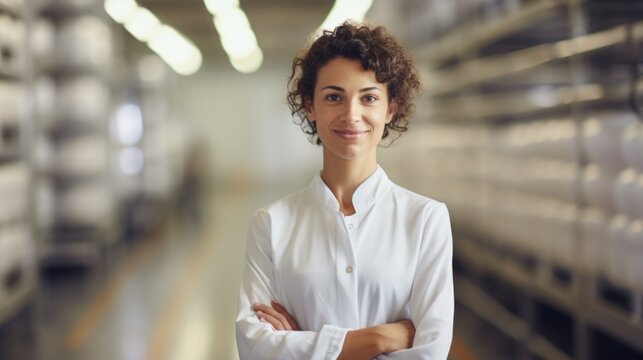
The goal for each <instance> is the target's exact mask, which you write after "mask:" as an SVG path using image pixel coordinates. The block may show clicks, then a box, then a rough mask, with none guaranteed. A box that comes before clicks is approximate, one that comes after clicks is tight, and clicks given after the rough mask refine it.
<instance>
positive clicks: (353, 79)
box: [315, 57, 386, 89]
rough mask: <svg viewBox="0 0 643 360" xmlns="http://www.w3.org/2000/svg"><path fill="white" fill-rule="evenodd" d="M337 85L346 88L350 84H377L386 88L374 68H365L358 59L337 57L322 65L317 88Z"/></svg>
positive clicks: (318, 74)
mask: <svg viewBox="0 0 643 360" xmlns="http://www.w3.org/2000/svg"><path fill="white" fill-rule="evenodd" d="M328 85H336V86H341V87H344V88H347V87H350V86H359V87H362V86H366V85H367V86H377V87H379V88H385V87H386V86H385V85H384V84H382V83H379V82H378V81H377V79H376V77H375V72H374V71H373V70H365V69H364V68H363V67H362V64H361V63H360V62H359V61H358V60H353V59H347V58H343V57H337V58H334V59H332V60H330V61H329V62H328V63H326V64H325V65H324V66H322V67H321V68H320V69H319V71H318V72H317V84H316V86H315V88H316V89H321V88H323V87H324V86H328Z"/></svg>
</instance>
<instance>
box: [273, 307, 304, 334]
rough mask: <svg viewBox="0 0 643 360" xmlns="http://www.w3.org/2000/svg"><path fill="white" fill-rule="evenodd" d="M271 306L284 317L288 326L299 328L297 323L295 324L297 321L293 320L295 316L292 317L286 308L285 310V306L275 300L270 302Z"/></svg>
mask: <svg viewBox="0 0 643 360" xmlns="http://www.w3.org/2000/svg"><path fill="white" fill-rule="evenodd" d="M272 307H273V308H274V309H275V310H277V311H278V312H279V313H280V314H282V315H283V316H284V317H285V318H286V320H287V321H288V323H289V324H290V327H291V328H292V329H293V330H297V331H299V330H300V329H299V324H297V321H296V320H295V318H294V317H292V315H290V313H289V312H288V310H286V308H285V307H283V306H281V304H280V303H278V302H276V301H273V302H272Z"/></svg>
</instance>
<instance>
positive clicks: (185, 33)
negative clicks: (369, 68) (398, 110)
mask: <svg viewBox="0 0 643 360" xmlns="http://www.w3.org/2000/svg"><path fill="white" fill-rule="evenodd" d="M347 18H353V19H365V20H366V21H370V22H374V23H377V24H382V25H384V26H386V27H387V28H388V29H389V30H390V31H391V32H393V33H394V34H395V35H397V36H398V37H399V38H400V39H401V40H402V41H403V42H404V43H405V44H406V45H407V46H408V48H409V49H410V50H411V52H412V54H413V56H414V58H415V61H416V63H417V66H418V68H419V70H420V72H421V74H422V79H423V89H422V94H421V96H420V97H419V98H418V100H417V102H416V104H417V108H416V114H415V117H414V119H413V122H412V125H411V127H410V131H409V132H408V133H406V134H405V135H404V136H402V138H400V139H399V140H398V141H397V142H395V143H394V144H393V145H392V146H390V147H388V148H382V149H381V151H380V154H379V157H380V163H381V165H382V166H383V167H384V169H385V170H386V171H387V173H388V174H389V176H390V177H391V178H392V179H393V180H394V181H395V182H397V183H398V184H400V185H402V186H405V187H407V188H410V189H412V190H414V191H416V192H418V193H421V194H424V195H427V196H430V197H433V198H435V199H438V200H440V201H443V202H445V203H446V204H447V205H448V207H449V209H450V213H451V221H452V225H453V231H454V249H455V250H454V251H455V256H454V268H455V286H456V319H455V324H456V326H455V334H454V341H453V347H452V351H451V355H450V359H454V360H470V359H561V360H563V359H583V360H584V359H643V295H642V294H643V124H642V121H643V115H642V113H641V110H642V109H643V80H641V79H640V74H641V72H642V71H643V20H642V19H643V2H641V1H640V0H459V1H443V0H424V1H420V0H396V1H386V0H373V1H366V0H364V1H357V0H352V1H351V0H336V1H330V0H326V1H322V0H307V1H296V0H274V1H261V0H241V1H238V0H225V1H224V0H205V1H202V0H139V1H138V2H135V1H134V0H105V1H104V2H103V1H99V0H0V359H125V360H129V359H188V360H192V359H195V360H198V359H222V360H226V359H237V355H236V350H235V343H234V324H233V323H234V317H235V312H236V296H237V291H238V283H239V281H240V276H241V269H242V266H243V251H244V246H245V232H246V226H247V221H248V219H249V217H250V215H251V214H252V212H253V211H254V210H255V209H257V208H259V207H260V206H261V205H263V204H266V203H268V202H269V201H272V200H275V199H277V198H279V197H281V196H283V195H285V194H287V193H290V192H293V191H295V190H298V189H299V188H301V187H303V186H305V185H307V184H308V182H309V181H310V179H311V178H312V176H313V175H314V174H315V172H316V171H318V170H319V169H320V167H321V152H320V149H319V148H318V147H317V146H314V145H311V144H310V143H309V142H308V141H307V139H306V137H305V136H304V134H303V133H302V132H301V130H300V129H299V127H298V126H297V125H295V124H293V119H292V117H291V115H290V112H289V110H288V108H287V106H286V104H285V95H286V81H287V77H288V75H289V74H290V71H291V68H290V66H291V61H292V58H293V56H294V55H295V54H296V53H297V51H298V49H301V48H302V47H304V46H306V44H308V43H309V39H310V38H311V37H312V36H314V35H313V34H315V33H316V32H317V31H319V29H323V28H332V27H333V26H334V25H336V24H337V23H339V22H341V21H343V20H344V19H347Z"/></svg>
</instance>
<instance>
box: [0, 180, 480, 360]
mask: <svg viewBox="0 0 643 360" xmlns="http://www.w3.org/2000/svg"><path fill="white" fill-rule="evenodd" d="M273 193H274V192H271V191H265V190H264V192H263V193H261V192H259V191H254V190H251V189H250V188H247V187H243V186H241V187H239V186H237V187H235V188H233V187H226V188H225V189H219V191H216V192H215V193H214V194H212V196H211V201H210V204H209V206H208V210H207V211H206V213H205V216H204V219H205V221H203V222H202V223H200V224H198V223H195V222H194V221H192V220H191V219H186V218H185V217H183V216H182V215H181V214H174V215H173V216H170V217H169V218H168V220H167V221H166V222H165V224H164V225H163V226H162V228H161V229H159V230H157V231H156V232H154V233H152V234H150V235H149V236H147V237H145V238H142V239H138V240H133V241H130V242H124V244H123V248H122V249H117V250H116V251H113V253H112V254H111V255H110V256H109V258H106V259H104V260H103V263H102V265H100V266H97V268H100V269H95V270H93V271H90V270H86V271H82V269H67V270H58V271H56V272H48V273H43V276H42V279H41V284H42V286H41V290H40V294H39V300H38V302H37V303H36V304H34V305H33V306H31V307H29V308H28V309H26V310H24V311H23V312H22V313H21V314H20V315H19V316H18V317H16V318H15V319H14V320H13V321H12V322H11V323H10V324H8V325H7V326H5V327H3V328H2V329H1V330H0V359H26V360H27V359H48V360H49V359H51V360H58V359H61V360H62V359H66V360H67V359H72V360H73V359H95V360H103V359H104V360H113V359H123V360H134V359H136V360H138V359H148V360H156V359H168V360H175V359H177V360H178V359H190V360H199V359H217V360H218V359H222V360H228V359H229V360H235V359H238V358H237V355H236V347H235V343H234V327H233V323H234V317H235V312H236V296H237V291H238V281H239V278H240V276H241V269H242V265H243V251H244V246H245V244H244V242H245V231H246V225H247V219H248V218H249V216H250V215H251V213H252V212H253V211H254V210H255V209H256V208H258V207H259V206H260V205H261V204H263V203H265V202H266V201H267V199H268V198H270V197H271V194H273ZM467 340H468V339H467ZM466 344H467V343H466V342H463V341H462V340H461V339H460V338H459V337H458V335H456V339H454V351H453V352H452V356H451V359H454V360H472V359H476V357H475V356H473V355H472V352H471V350H469V349H468V347H467V345H466Z"/></svg>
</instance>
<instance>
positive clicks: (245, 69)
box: [230, 47, 263, 74]
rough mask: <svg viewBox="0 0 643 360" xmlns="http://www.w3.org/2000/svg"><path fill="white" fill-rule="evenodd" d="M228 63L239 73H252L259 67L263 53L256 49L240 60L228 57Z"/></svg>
mask: <svg viewBox="0 0 643 360" xmlns="http://www.w3.org/2000/svg"><path fill="white" fill-rule="evenodd" d="M230 63H231V64H232V67H234V68H235V69H236V70H237V71H239V72H242V73H244V74H249V73H253V72H255V71H257V70H258V69H259V68H260V67H261V64H262V63H263V53H262V52H261V49H260V48H258V47H256V48H255V49H254V51H253V52H252V53H250V55H247V56H244V57H241V58H233V57H230Z"/></svg>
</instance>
